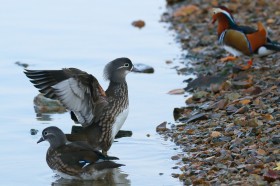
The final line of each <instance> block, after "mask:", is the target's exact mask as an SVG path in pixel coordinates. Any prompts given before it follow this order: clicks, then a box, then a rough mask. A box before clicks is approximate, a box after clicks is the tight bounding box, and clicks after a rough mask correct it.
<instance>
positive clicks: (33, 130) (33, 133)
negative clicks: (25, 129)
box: [30, 129, 39, 135]
mask: <svg viewBox="0 0 280 186" xmlns="http://www.w3.org/2000/svg"><path fill="white" fill-rule="evenodd" d="M38 132H39V130H37V129H30V134H31V135H36V134H37V133H38Z"/></svg>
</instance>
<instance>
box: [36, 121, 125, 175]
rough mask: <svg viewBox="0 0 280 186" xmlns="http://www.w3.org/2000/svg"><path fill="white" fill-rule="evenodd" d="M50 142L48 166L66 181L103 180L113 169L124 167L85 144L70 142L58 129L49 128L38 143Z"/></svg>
mask: <svg viewBox="0 0 280 186" xmlns="http://www.w3.org/2000/svg"><path fill="white" fill-rule="evenodd" d="M42 141H48V142H49V143H50V147H49V149H48V151H47V155H46V160H47V164H48V166H49V167H50V168H51V169H52V170H53V171H54V172H55V173H56V174H58V175H59V176H60V177H62V178H65V179H82V180H96V179H102V178H104V177H105V176H106V174H107V173H108V172H109V171H110V170H112V169H113V168H118V167H120V166H123V165H122V164H118V163H115V162H113V161H110V160H115V159H118V158H116V157H109V156H104V155H103V154H102V153H101V152H99V151H97V150H94V149H93V148H92V147H91V146H89V145H88V144H87V143H85V142H68V141H67V139H66V136H65V134H64V133H63V132H62V131H61V130H60V129H59V128H57V127H54V126H52V127H47V128H45V129H44V130H43V131H42V137H41V138H40V139H39V141H38V142H37V143H40V142H42Z"/></svg>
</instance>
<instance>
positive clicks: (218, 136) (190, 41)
mask: <svg viewBox="0 0 280 186" xmlns="http://www.w3.org/2000/svg"><path fill="white" fill-rule="evenodd" d="M218 5H224V6H227V7H228V8H229V9H230V10H232V13H233V16H234V17H235V20H236V22H238V23H239V24H242V25H249V26H253V27H256V25H257V22H259V21H260V22H262V23H263V24H264V25H265V27H266V28H267V31H268V33H269V36H270V37H271V39H272V40H275V41H278V42H280V30H279V27H280V1H268V0H260V1H248V0H245V1H239V0H234V1H230V2H229V1H217V0H211V1H206V0H185V1H182V0H167V11H166V13H164V14H163V15H162V21H165V22H169V23H170V25H171V27H170V29H172V30H175V32H176V40H178V42H180V43H181V46H182V49H183V50H186V51H188V53H187V55H186V56H183V58H182V64H185V67H184V68H183V69H182V68H180V69H179V68H178V69H177V70H178V71H180V73H181V74H182V73H185V74H189V73H193V72H194V73H195V74H196V75H197V78H196V79H194V80H186V81H188V82H189V83H188V86H187V87H186V88H185V89H184V90H185V92H190V93H191V95H192V96H190V97H187V98H186V102H185V104H184V103H183V104H182V105H184V106H183V107H179V105H178V107H179V108H175V109H174V119H175V121H176V122H175V123H174V122H173V123H171V124H170V125H167V127H165V125H161V126H159V127H158V128H157V131H158V132H159V133H160V134H162V135H163V136H165V137H168V138H169V139H170V140H172V141H174V143H176V144H177V145H178V146H180V147H181V149H182V151H183V153H180V154H178V155H176V156H174V157H172V159H173V160H176V162H175V163H176V166H175V167H174V168H179V169H180V170H181V173H180V174H173V177H176V178H178V179H180V180H181V181H182V182H183V184H184V185H280V107H279V105H280V76H279V75H280V59H279V57H280V53H276V54H273V55H270V56H267V57H263V58H255V59H254V63H253V67H252V68H250V69H249V70H246V71H241V70H240V69H239V68H238V67H237V65H240V64H246V63H247V60H248V59H247V58H246V57H240V58H239V59H238V60H236V61H234V62H228V63H224V62H221V60H220V59H221V58H222V57H225V56H227V55H228V53H227V52H226V51H225V50H224V49H222V48H221V47H220V46H219V45H218V42H217V35H216V26H217V25H213V24H211V21H212V20H211V18H212V13H211V9H212V8H213V7H215V6H218Z"/></svg>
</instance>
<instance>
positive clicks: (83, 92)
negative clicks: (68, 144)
mask: <svg viewBox="0 0 280 186" xmlns="http://www.w3.org/2000/svg"><path fill="white" fill-rule="evenodd" d="M132 69H133V64H132V62H131V61H130V59H128V58H117V59H115V60H113V61H111V62H110V63H108V64H107V65H106V66H105V68H104V77H105V78H106V80H109V81H110V83H109V87H108V88H107V90H106V91H104V90H103V88H102V87H101V86H100V84H99V82H98V80H97V79H96V78H95V77H94V76H92V75H91V74H88V73H86V72H84V71H81V70H79V69H76V68H64V69H62V70H26V71H25V72H24V73H25V74H26V76H27V77H28V78H30V79H31V80H30V81H31V82H32V83H33V84H34V86H35V87H36V88H38V89H39V91H40V92H41V93H43V94H44V96H46V97H47V98H51V99H58V100H60V101H61V103H62V104H63V105H64V106H65V107H66V108H67V109H68V110H70V111H71V112H70V113H71V118H72V119H73V120H74V121H75V122H76V123H80V124H81V125H82V126H83V129H82V130H81V131H80V132H79V134H73V135H67V138H68V139H69V140H70V141H81V138H82V139H85V141H87V142H88V143H89V144H90V145H91V146H92V147H93V148H95V149H97V150H102V153H103V154H104V155H106V154H107V151H108V150H109V149H110V147H111V145H112V143H113V141H114V138H115V136H116V134H117V133H118V131H119V130H120V128H121V127H122V125H123V123H124V122H125V120H126V118H127V115H128V109H129V101H128V88H127V83H126V75H127V74H128V73H129V72H130V71H131V70H132Z"/></svg>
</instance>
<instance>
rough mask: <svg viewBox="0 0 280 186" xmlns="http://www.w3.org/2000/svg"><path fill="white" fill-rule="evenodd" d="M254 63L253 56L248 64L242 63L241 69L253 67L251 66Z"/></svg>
mask: <svg viewBox="0 0 280 186" xmlns="http://www.w3.org/2000/svg"><path fill="white" fill-rule="evenodd" d="M252 65H253V58H251V59H250V60H249V61H248V63H247V65H240V69H241V70H248V69H249V68H251V66H252Z"/></svg>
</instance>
